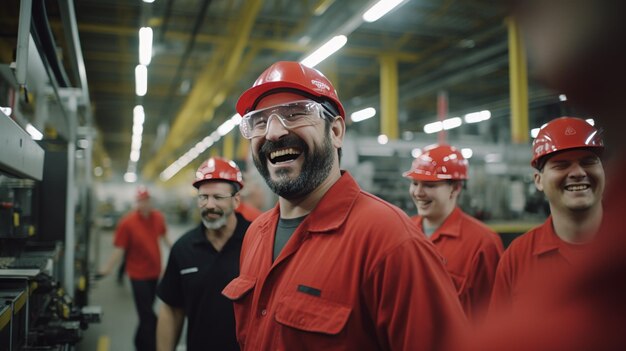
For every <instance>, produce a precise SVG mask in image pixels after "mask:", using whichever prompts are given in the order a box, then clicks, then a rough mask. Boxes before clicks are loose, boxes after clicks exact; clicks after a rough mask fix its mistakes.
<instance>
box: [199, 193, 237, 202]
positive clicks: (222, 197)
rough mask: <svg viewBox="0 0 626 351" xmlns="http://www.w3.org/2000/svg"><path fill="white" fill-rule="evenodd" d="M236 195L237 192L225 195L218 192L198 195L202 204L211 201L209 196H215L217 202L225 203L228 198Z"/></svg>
mask: <svg viewBox="0 0 626 351" xmlns="http://www.w3.org/2000/svg"><path fill="white" fill-rule="evenodd" d="M235 195H237V193H234V194H228V195H223V194H216V195H207V194H199V195H198V202H199V203H200V204H205V203H207V202H209V198H213V200H214V201H215V202H218V203H224V202H225V201H226V200H228V199H230V198H231V197H233V196H235Z"/></svg>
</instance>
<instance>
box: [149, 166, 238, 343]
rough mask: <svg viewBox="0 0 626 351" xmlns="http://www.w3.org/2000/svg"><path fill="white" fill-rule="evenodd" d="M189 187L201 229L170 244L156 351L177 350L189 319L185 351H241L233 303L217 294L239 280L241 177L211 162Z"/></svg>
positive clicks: (234, 168) (161, 290)
mask: <svg viewBox="0 0 626 351" xmlns="http://www.w3.org/2000/svg"><path fill="white" fill-rule="evenodd" d="M193 186H194V187H196V188H197V189H198V207H199V208H200V210H201V214H202V223H201V224H200V225H199V226H198V227H196V228H194V229H192V230H190V231H189V232H187V233H185V234H184V235H183V236H182V237H181V238H180V239H179V240H178V241H177V242H176V243H175V244H174V246H173V247H172V250H171V253H170V257H169V260H168V263H167V268H166V270H165V274H164V275H163V279H162V280H161V282H160V283H159V287H158V291H157V294H158V296H159V298H160V299H161V300H162V301H163V304H162V306H161V309H160V311H159V319H158V326H157V349H158V350H159V351H172V350H174V349H175V347H176V345H177V343H178V339H179V337H180V333H181V330H182V327H183V322H184V320H185V317H187V320H188V325H187V350H189V351H194V350H220V351H221V350H226V351H229V350H239V346H238V344H237V340H236V338H235V319H234V315H233V306H232V302H231V301H229V300H228V299H226V298H225V297H224V296H223V295H222V294H221V291H222V289H224V287H225V286H226V285H227V284H228V283H229V282H230V281H231V280H232V279H234V278H235V277H237V276H238V275H239V253H240V251H241V243H242V241H243V237H244V234H245V232H246V230H247V229H248V226H249V225H250V222H248V221H247V220H246V219H245V218H244V217H243V216H241V215H240V214H239V213H237V212H235V209H236V208H237V206H239V203H240V201H241V199H240V195H239V190H241V188H242V187H243V183H242V175H241V172H240V171H239V168H238V167H237V165H236V164H235V163H234V162H233V161H228V160H225V159H222V158H219V157H212V158H210V159H208V160H207V161H205V162H204V163H203V164H202V165H201V166H200V168H198V171H197V172H196V179H195V181H194V183H193Z"/></svg>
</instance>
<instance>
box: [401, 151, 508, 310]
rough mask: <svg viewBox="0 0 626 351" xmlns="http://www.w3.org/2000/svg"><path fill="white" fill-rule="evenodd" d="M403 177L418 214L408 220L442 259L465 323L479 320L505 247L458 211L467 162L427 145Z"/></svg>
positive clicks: (488, 232) (477, 222) (474, 220)
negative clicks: (459, 301)
mask: <svg viewBox="0 0 626 351" xmlns="http://www.w3.org/2000/svg"><path fill="white" fill-rule="evenodd" d="M403 176H404V177H405V178H408V179H410V180H411V185H410V186H409V194H410V195H411V198H412V199H413V202H414V203H415V207H416V208H417V213H418V215H417V216H414V217H412V219H413V220H414V221H415V223H416V224H417V225H418V226H419V228H420V229H422V231H423V232H424V234H426V236H427V237H428V238H429V239H430V240H431V241H432V242H433V243H434V244H435V246H436V247H437V250H438V251H439V253H440V254H441V255H442V256H443V257H444V259H445V266H446V270H447V271H448V273H450V276H451V277H452V280H453V281H454V284H455V286H456V289H457V292H458V294H459V299H460V300H461V304H462V305H463V309H464V310H465V313H466V314H467V316H468V318H470V319H478V318H479V317H480V316H481V315H482V314H483V312H484V311H485V310H486V308H487V306H488V302H489V297H490V296H491V289H492V287H493V282H494V278H495V274H496V267H497V266H498V260H499V259H500V255H501V254H502V250H503V247H502V241H501V240H500V237H499V236H498V234H497V233H496V232H494V231H493V230H491V229H490V228H489V227H487V226H486V225H484V224H483V223H481V222H480V221H478V220H477V219H475V218H473V217H471V216H469V215H467V214H465V213H464V212H463V211H462V210H461V209H460V208H459V207H458V206H457V202H458V199H459V196H460V194H461V190H462V189H463V182H464V181H466V180H467V179H468V162H467V160H466V159H465V158H464V157H463V155H461V152H460V151H459V150H457V149H456V148H454V147H452V146H449V145H430V146H427V147H426V148H424V150H422V154H421V155H420V156H419V157H417V158H416V159H415V160H414V161H413V164H412V166H411V169H410V170H409V171H407V172H405V173H404V174H403Z"/></svg>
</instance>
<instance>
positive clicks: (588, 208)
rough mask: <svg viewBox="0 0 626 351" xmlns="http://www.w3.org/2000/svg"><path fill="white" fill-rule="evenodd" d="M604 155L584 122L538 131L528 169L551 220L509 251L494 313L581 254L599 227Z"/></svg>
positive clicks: (561, 121)
mask: <svg viewBox="0 0 626 351" xmlns="http://www.w3.org/2000/svg"><path fill="white" fill-rule="evenodd" d="M603 151H604V142H603V141H602V138H601V136H600V132H599V131H598V130H597V129H596V128H594V127H593V126H591V125H590V124H589V123H587V122H586V121H585V120H582V119H579V118H573V117H561V118H557V119H554V120H552V121H550V122H549V123H547V124H546V125H545V127H543V128H541V130H540V131H539V134H538V135H537V138H535V140H534V141H533V158H532V161H531V165H532V166H533V167H534V168H535V169H536V171H535V186H536V187H537V189H538V190H539V191H542V192H543V193H544V194H545V196H546V198H547V199H548V203H549V204H550V213H551V215H550V217H548V219H547V220H546V221H545V223H544V224H542V225H541V226H539V227H537V228H533V229H532V230H530V231H529V232H527V233H525V234H524V235H522V236H520V237H519V238H517V239H515V240H514V241H513V243H512V244H511V246H509V247H508V248H507V250H506V252H505V253H504V255H503V256H502V259H501V260H500V265H499V266H498V272H497V275H496V283H495V285H494V288H493V296H492V299H491V308H492V309H502V308H508V307H510V306H511V305H512V304H514V303H515V300H516V297H517V296H518V295H519V294H521V293H522V291H523V290H524V289H525V288H526V287H528V286H532V285H533V284H534V282H533V280H535V279H536V278H537V277H538V276H539V277H543V276H545V275H548V274H550V271H551V270H553V269H568V268H569V267H571V263H572V261H574V260H577V259H578V258H579V257H580V255H581V254H582V253H583V252H584V250H585V249H586V246H587V245H586V244H587V243H589V242H590V241H591V238H592V236H593V235H594V234H595V233H596V232H597V230H598V227H599V226H600V222H601V221H602V194H603V192H604V182H605V181H604V168H603V167H602V161H601V159H600V157H601V156H602V152H603ZM555 279H558V275H557V276H556V277H555Z"/></svg>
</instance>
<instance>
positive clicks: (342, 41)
mask: <svg viewBox="0 0 626 351" xmlns="http://www.w3.org/2000/svg"><path fill="white" fill-rule="evenodd" d="M347 42H348V37H346V36H345V35H337V36H334V37H332V39H330V40H329V41H327V42H326V44H324V45H322V46H320V47H319V49H317V50H315V51H313V53H312V54H310V55H309V56H307V57H306V58H304V59H303V60H302V61H300V63H301V64H303V65H305V66H307V67H311V68H313V67H315V66H317V64H319V63H320V62H322V61H324V60H326V59H327V58H328V57H329V56H330V55H332V54H334V53H335V52H337V51H338V50H339V49H341V48H342V47H343V46H344V45H346V43H347Z"/></svg>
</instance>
